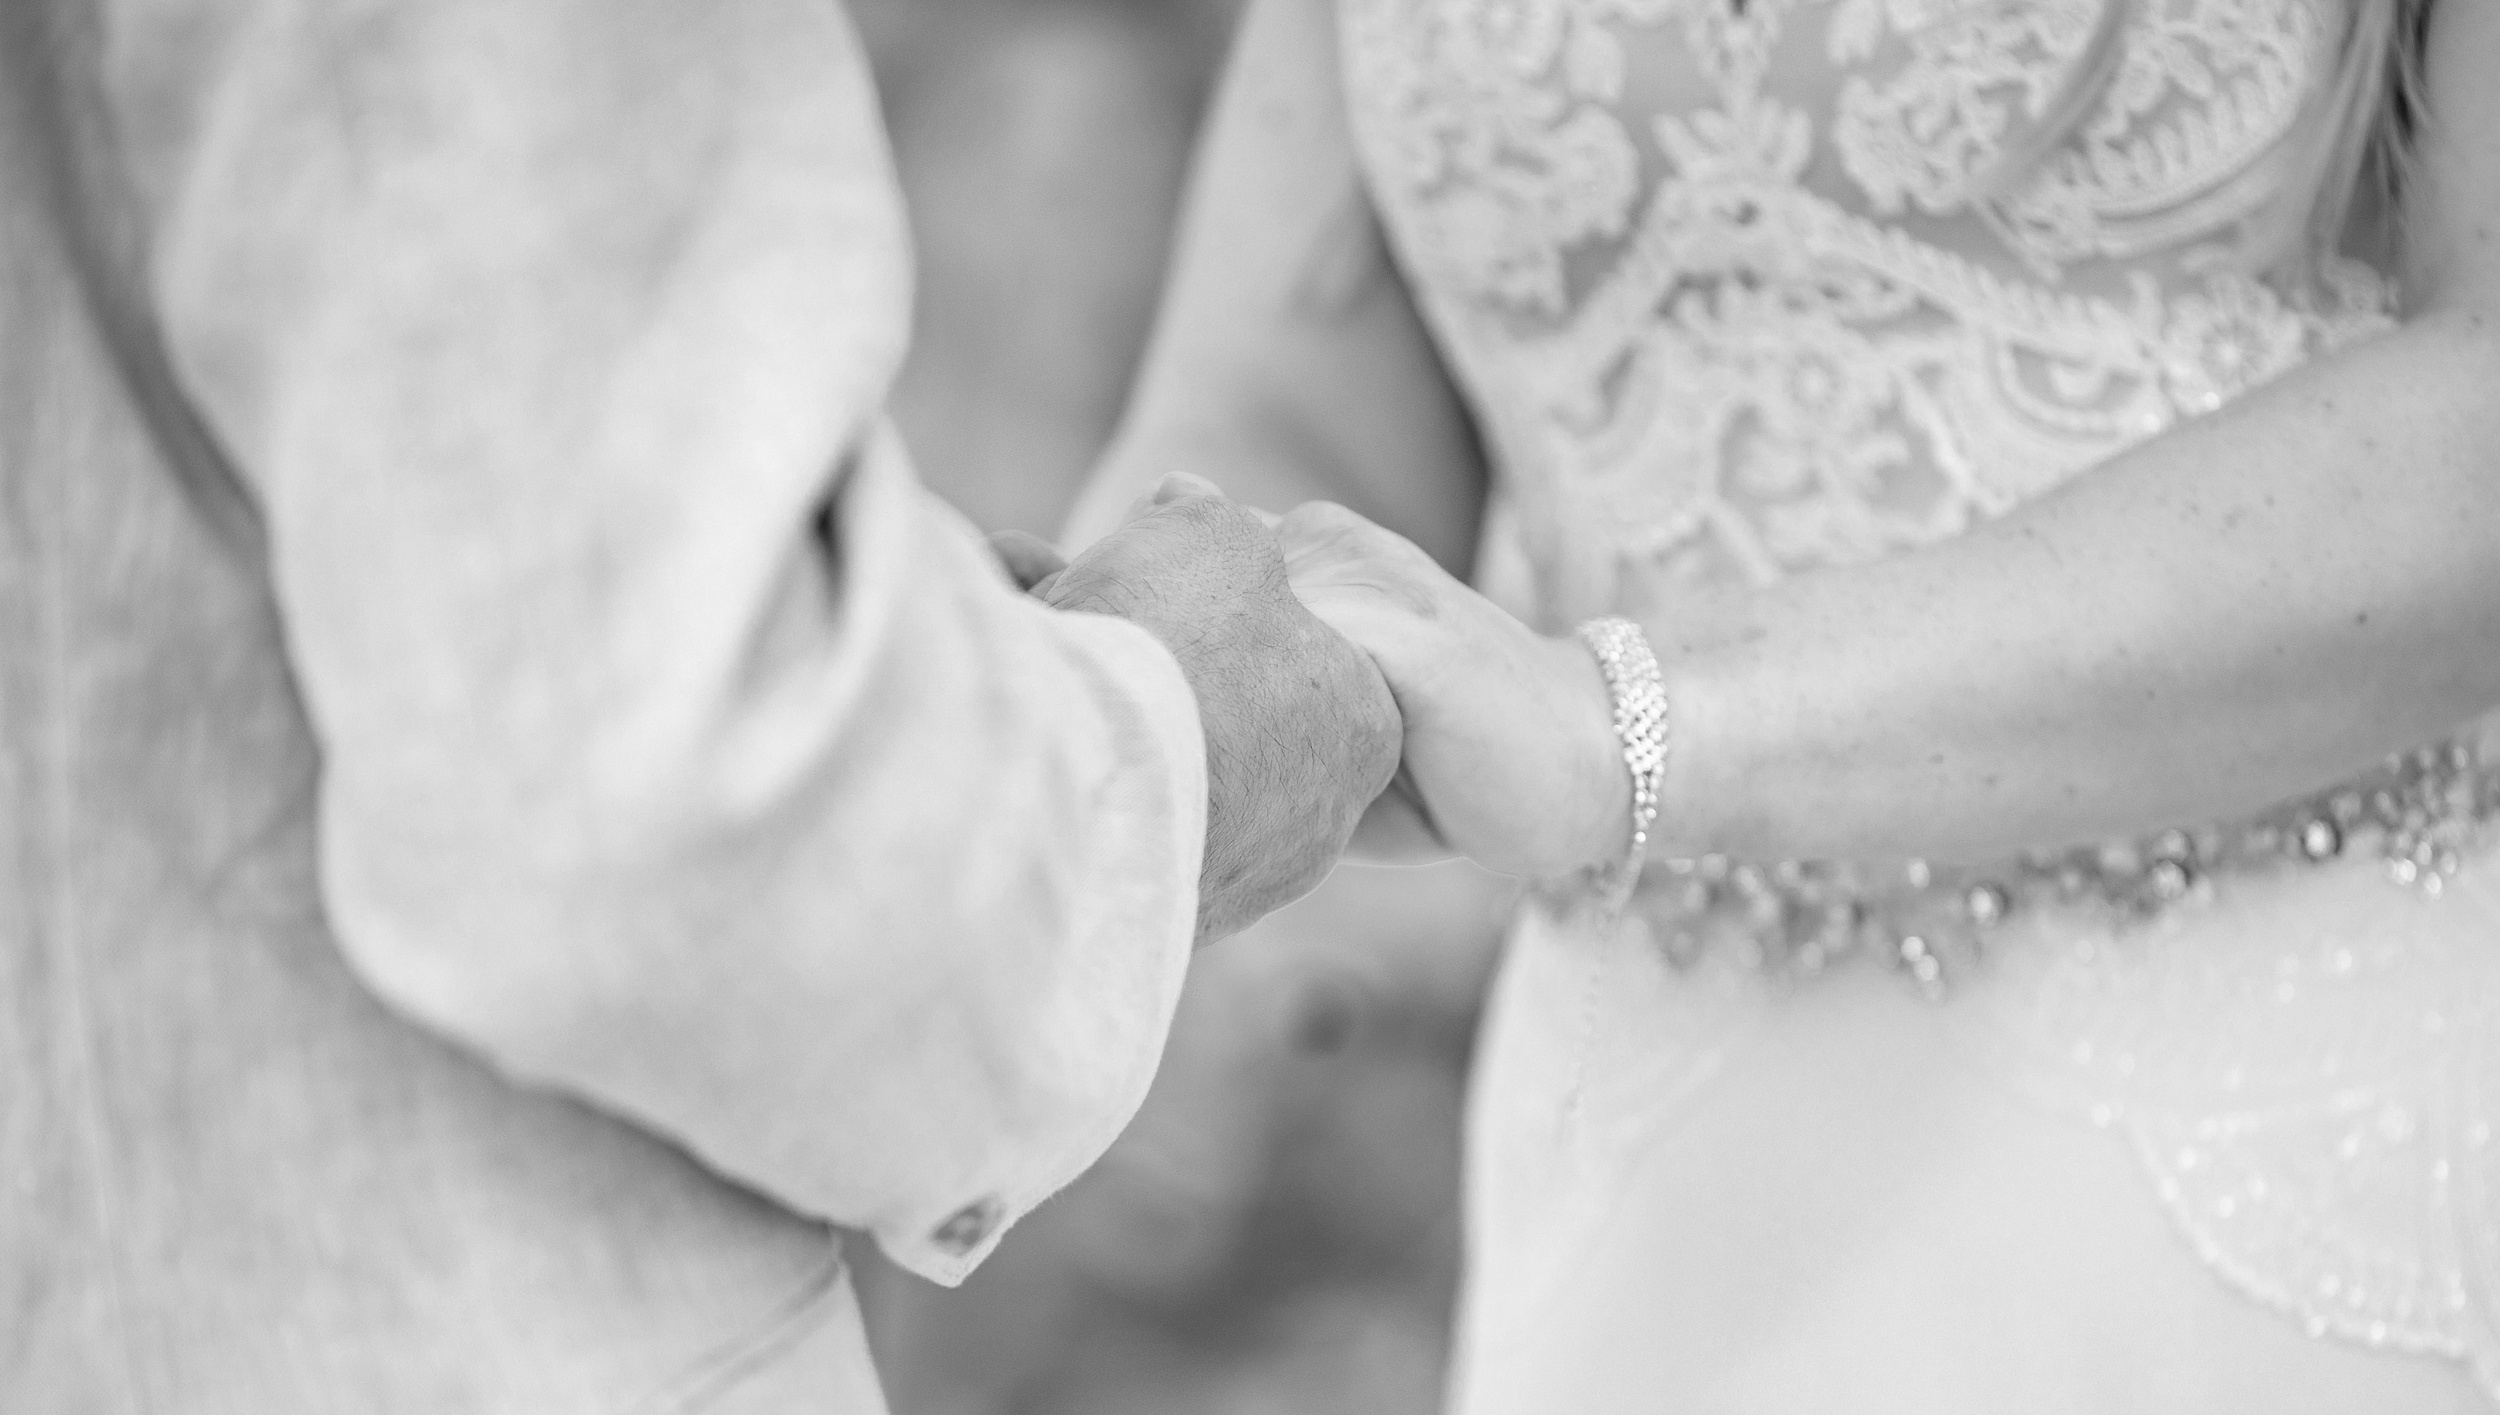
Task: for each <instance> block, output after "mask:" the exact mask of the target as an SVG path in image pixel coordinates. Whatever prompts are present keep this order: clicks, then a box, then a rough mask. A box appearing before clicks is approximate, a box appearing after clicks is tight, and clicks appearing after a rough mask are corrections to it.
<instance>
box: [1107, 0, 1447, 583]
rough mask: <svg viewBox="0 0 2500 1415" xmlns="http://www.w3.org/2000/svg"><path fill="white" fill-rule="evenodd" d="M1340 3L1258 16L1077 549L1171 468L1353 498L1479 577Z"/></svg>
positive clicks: (1228, 87)
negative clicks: (1360, 115)
mask: <svg viewBox="0 0 2500 1415" xmlns="http://www.w3.org/2000/svg"><path fill="white" fill-rule="evenodd" d="M1338 72H1339V66H1338V61H1337V51H1336V21H1335V16H1334V8H1333V6H1332V4H1331V3H1330V0H1258V3H1256V4H1254V5H1252V6H1251V7H1250V9H1249V11H1248V13H1247V14H1246V15H1245V17H1244V19H1243V22H1242V28H1241V35H1240V38H1239V40H1238V41H1237V42H1236V43H1235V45H1234V49H1233V55H1232V60H1231V63H1230V65H1229V67H1228V68H1227V70H1226V74H1225V79H1224V84H1223V88H1222V90H1221V92H1220V93H1219V94H1218V95H1217V98H1216V103H1215V108H1214V112H1213V114H1212V116H1211V118H1210V120H1209V123H1208V127H1207V135H1206V139H1205V141H1204V143H1203V144H1202V145H1201V150H1200V153H1199V156H1198V161H1197V168H1196V172H1195V175H1194V176H1193V178H1192V180H1191V185H1190V194H1189V199H1188V202H1187V205H1186V209H1185V210H1184V213H1183V219H1182V222H1181V230H1180V239H1179V242H1178V246H1177V249H1176V251H1175V253H1174V259H1173V265H1172V273H1171V278H1170V281H1169V283H1168V284H1167V286H1166V288H1165V290H1164V296H1163V306H1162V308H1161V310H1160V311H1159V312H1158V314H1157V318H1156V329H1155V334H1154V338H1153V340H1152V341H1151V342H1150V344H1149V346H1148V348H1147V351H1146V358H1145V361H1144V364H1143V366H1142V367H1141V369H1140V371H1139V375H1138V380H1137V387H1136V390H1135V392H1134V393H1133V394H1132V396H1131V399H1130V402H1129V406H1128V409H1127V411H1126V414H1125V416H1124V417H1123V419H1122V422H1121V428H1120V432H1119V435H1118V436H1117V437H1116V438H1114V439H1113V442H1112V446H1111V450H1110V452H1109V453H1108V454H1107V455H1106V456H1105V458H1104V460H1103V463H1102V466H1101V468H1100V470H1099V471H1098V472H1097V473H1096V474H1095V476H1094V478H1093V480H1092V482H1091V483H1090V484H1089V486H1088V487H1087V489H1086V491H1085V493H1084V494H1083V495H1082V496H1081V497H1080V498H1079V499H1078V502H1077V505H1076V508H1075V509H1074V511H1073V512H1071V513H1070V516H1069V519H1068V523H1067V526H1066V529H1065V530H1064V531H1063V532H1062V534H1061V541H1062V543H1063V545H1065V546H1066V547H1067V548H1069V549H1071V550H1073V549H1075V548H1077V547H1078V546H1082V545H1084V544H1087V543H1089V542H1091V541H1092V540H1093V539H1094V538H1095V537H1097V536H1099V535H1101V534H1102V533H1103V532H1105V531H1107V530H1109V529H1111V527H1113V526H1115V525H1117V524H1118V523H1119V519H1120V513H1121V512H1122V511H1123V510H1124V509H1125V508H1126V507H1127V506H1128V504H1129V502H1130V501H1132V500H1134V499H1135V498H1136V497H1137V496H1138V495H1139V494H1140V493H1142V492H1144V491H1146V490H1148V489H1149V488H1151V487H1152V486H1154V484H1155V483H1156V482H1157V481H1159V480H1161V479H1162V477H1163V476H1164V475H1166V474H1167V473H1171V472H1194V473H1197V474H1198V475H1200V476H1205V477H1210V478H1212V479H1214V480H1215V481H1216V482H1217V483H1219V484H1220V485H1222V486H1223V488H1224V489H1225V491H1226V492H1228V493H1229V494H1230V495H1231V496H1232V497H1233V498H1234V499H1235V500H1237V501H1242V502H1246V503H1248V504H1250V505H1252V506H1257V507H1261V508H1263V509H1265V510H1269V511H1277V512H1282V511H1285V510H1287V509H1289V508H1291V507H1293V506H1294V505H1296V504H1298V503H1300V502H1304V501H1312V500H1325V501H1337V502H1342V503H1344V504H1346V505H1348V506H1351V507H1354V508H1355V509H1356V510H1359V511H1361V512H1363V513H1364V514H1366V515H1368V516H1371V517H1373V518H1375V519H1377V520H1379V521H1380V522H1382V523H1383V524H1385V525H1389V526H1393V527H1395V528H1397V529H1398V530H1399V531H1400V532H1402V533H1403V534H1405V535H1407V536H1409V537H1411V538H1412V539H1414V540H1415V542H1416V543H1417V544H1419V545H1421V546H1423V547H1424V548H1425V549H1426V550H1427V551H1429V552H1431V553H1432V555H1433V556H1434V557H1435V558H1436V559H1438V560H1439V561H1440V563H1442V564H1443V565H1446V566H1450V567H1452V568H1453V569H1456V570H1458V571H1460V572H1461V573H1464V567H1465V565H1466V562H1467V560H1468V557H1469V554H1470V552H1471V551H1472V550H1473V548H1474V545H1475V535H1476V521H1477V516H1478V512H1479V509H1480V506H1481V503H1482V500H1483V495H1484V469H1483V463H1482V458H1481V457H1480V456H1479V455H1478V453H1477V450H1476V445H1475V441H1474V436H1473V431H1472V429H1471V428H1470V426H1469V424H1468V420H1467V417H1466V413H1465V411H1464V409H1463V408H1462V407H1461V405H1460V403H1459V398H1458V394H1457V391H1456V389H1454V388H1453V387H1452V386H1451V383H1450V379H1449V376H1448V374H1447V373H1446V372H1444V370H1443V369H1442V367H1441V361H1440V358H1439V356H1438V355H1437V354H1436V353H1435V352H1434V350H1433V347H1432V341H1431V338H1430V336H1429V335H1428V334H1427V333H1426V332H1425V329H1424V325H1423V321H1422V319H1421V318H1420V317H1419V315H1418V314H1417V311H1416V309H1415V305H1414V301H1413V300H1412V299H1411V298H1410V296H1409V293H1408V291H1407V288H1406V285H1405V282H1404V280H1403V279H1402V278H1401V277H1400V276H1399V273H1398V270H1397V267H1396V265H1395V263H1394V262H1393V261H1392V260H1391V258H1390V255H1389V249H1388V246H1387V244H1386V242H1385V240H1384V238H1383V236H1382V233H1381V230H1380V225H1379V223H1378V221H1377V220H1376V219H1375V218H1374V216H1373V214H1372V209H1371V204H1370V202H1369V200H1368V199H1367V198H1366V197H1365V195H1364V192H1363V186H1362V178H1361V175H1360V173H1359V171H1358V170H1357V166H1356V162H1355V156H1354V147H1353V142H1352V138H1351V136H1350V134H1349V132H1348V129H1347V125H1346V115H1345V111H1344V98H1343V95H1342V94H1341V93H1340V91H1339V88H1338V80H1337V74H1338Z"/></svg>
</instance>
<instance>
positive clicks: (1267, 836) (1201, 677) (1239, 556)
mask: <svg viewBox="0 0 2500 1415" xmlns="http://www.w3.org/2000/svg"><path fill="white" fill-rule="evenodd" d="M1199 488H1204V489H1205V492H1206V493H1212V492H1213V490H1214V489H1213V488H1212V487H1210V486H1207V484H1206V483H1203V482H1198V481H1196V480H1195V479H1194V478H1175V479H1173V480H1172V481H1171V482H1167V483H1166V484H1165V487H1164V488H1163V489H1162V490H1161V491H1159V492H1158V493H1157V494H1156V495H1155V496H1154V497H1153V498H1151V499H1149V500H1148V501H1146V502H1143V503H1141V505H1140V508H1139V510H1138V512H1137V514H1135V515H1134V516H1133V517H1132V518H1131V520H1130V521H1129V523H1128V524H1127V525H1125V526H1123V527H1122V528H1121V529H1119V530H1118V531H1115V532H1113V533H1112V534H1110V535H1108V536H1105V537H1103V539H1102V540H1100V541H1098V542H1097V543H1095V544H1094V545H1093V546H1092V547H1091V548H1090V549H1088V550H1087V551H1086V552H1085V553H1084V554H1082V555H1080V556H1078V557H1077V558H1076V559H1075V560H1074V561H1073V562H1071V563H1070V564H1069V565H1068V567H1067V568H1066V569H1065V570H1062V571H1060V572H1059V573H1058V574H1057V575H1056V576H1055V577H1053V578H1051V579H1048V580H1046V581H1044V582H1043V583H1042V584H1041V586H1040V587H1039V588H1038V589H1037V590H1036V593H1037V594H1039V595H1040V596H1041V597H1042V599H1043V600H1044V601H1045V602H1047V603H1049V604H1051V605H1053V606H1055V607H1057V608H1060V609H1071V610H1082V611H1088V612H1092V613H1097V614H1114V615H1118V616H1119V617H1121V618H1123V619H1128V620H1131V621H1133V622H1135V623H1137V624H1138V625H1140V626H1142V627H1144V628H1145V629H1147V630H1148V631H1150V632H1152V633H1153V634H1154V635H1155V637H1157V638H1159V639H1161V640H1162V641H1163V643H1164V646H1165V647H1166V648H1169V649H1170V650H1171V651H1172V655H1173V657H1175V658H1177V659H1178V660H1180V666H1181V671H1182V673H1184V674H1185V675H1187V677H1188V679H1189V685H1190V687H1191V688H1192V689H1193V690H1195V691H1196V693H1197V695H1198V715H1199V720H1200V722H1201V724H1202V726H1203V728H1204V731H1205V734H1206V741H1207V795H1208V801H1207V846H1206V862H1205V866H1204V869H1203V872H1202V873H1201V876H1200V879H1199V886H1198V939H1199V942H1201V943H1209V942H1213V941H1214V940H1216V939H1219V938H1223V937H1225V936H1226V935H1228V934H1232V933H1235V932H1237V931H1239V930H1241V929H1242V928H1245V927H1247V926H1248V925H1250V924H1251V923H1253V922H1255V921H1257V920H1258V919H1259V918H1260V917H1261V916H1263V915H1265V914H1267V913H1269V912H1271V911H1273V910H1275V909H1278V908H1280V907H1282V906H1283V905H1285V904H1288V903H1290V902H1292V901H1293V900H1294V899H1297V898H1299V897H1300V896H1302V895H1303V894H1305V893H1307V892H1309V891H1310V890H1311V888H1312V887H1313V886H1315V885H1317V884H1318V883H1319V882H1320V880H1321V879H1323V878H1325V877H1326V876H1327V874H1328V871H1329V869H1330V868H1331V867H1333V866H1334V865H1335V864H1336V862H1337V858H1338V856H1339V855H1340V854H1342V853H1343V851H1344V849H1345V845H1346V840H1347V838H1348V837H1349V836H1350V835H1352V834H1353V831H1354V827H1355V824H1356V822H1358V821H1359V820H1361V819H1362V816H1363V809H1364V807H1366V806H1368V805H1370V804H1371V801H1372V798H1373V797H1375V796H1378V795H1379V794H1380V792H1381V790H1382V788H1384V787H1385V786H1387V785H1388V782H1389V777H1390V775H1391V773H1393V772H1394V771H1396V770H1397V764H1398V753H1399V750H1400V743H1401V739H1402V734H1403V729H1402V727H1401V724H1400V722H1399V719H1398V711H1397V704H1396V702H1395V701H1394V700H1393V699H1392V698H1391V697H1390V696H1389V689H1388V685H1387V683H1386V682H1384V681H1383V680H1382V678H1381V676H1380V672H1379V670H1378V669H1376V668H1374V667H1373V666H1372V662H1371V660H1370V659H1369V658H1368V657H1366V656H1365V655H1364V654H1363V652H1362V651H1361V650H1359V649H1357V648H1355V647H1354V645H1353V644H1351V643H1349V642H1347V641H1346V640H1345V639H1344V638H1343V637H1342V636H1340V635H1339V634H1338V633H1337V632H1336V631H1335V630H1333V629H1331V628H1329V627H1328V626H1327V625H1325V624H1323V623H1321V622H1320V621H1319V620H1318V619H1317V618H1315V617H1313V615H1312V614H1311V612H1310V611H1309V610H1307V609H1305V608H1303V607H1302V602H1301V601H1300V600H1298V599H1296V598H1294V594H1293V589H1292V586H1291V585H1290V584H1288V583H1287V581H1286V578H1285V562H1284V558H1283V556H1282V555H1281V554H1280V553H1279V551H1278V549H1277V546H1276V538H1275V535H1274V533H1273V532H1271V531H1270V530H1269V529H1268V528H1267V526H1266V525H1265V524H1264V523H1263V522H1262V521H1261V520H1260V519H1259V517H1258V516H1257V515H1256V514H1254V513H1252V512H1251V511H1249V510H1247V509H1245V508H1243V507H1241V506H1238V505H1236V504H1234V503H1232V502H1230V501H1227V500H1225V499H1224V498H1223V497H1222V496H1221V495H1220V494H1201V493H1200V491H1199Z"/></svg>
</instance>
